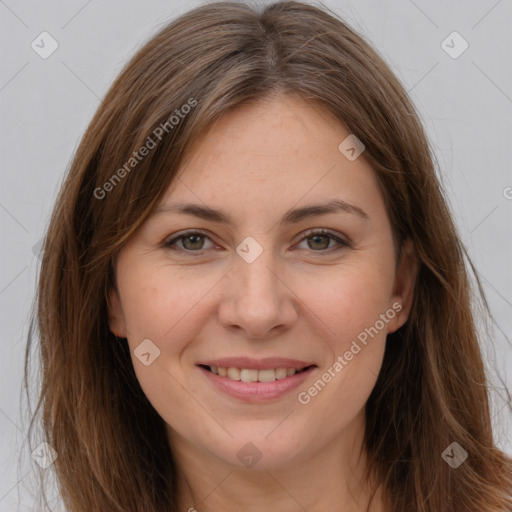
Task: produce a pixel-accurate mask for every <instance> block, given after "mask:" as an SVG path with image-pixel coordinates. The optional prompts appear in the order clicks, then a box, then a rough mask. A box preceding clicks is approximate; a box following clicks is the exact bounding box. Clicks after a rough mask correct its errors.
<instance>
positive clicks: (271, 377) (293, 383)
mask: <svg viewBox="0 0 512 512" xmlns="http://www.w3.org/2000/svg"><path fill="white" fill-rule="evenodd" d="M215 362H216V363H217V364H212V363H214V362H213V361H212V362H210V364H206V363H201V364H198V365H197V367H198V368H199V370H200V371H201V373H202V374H203V375H204V376H205V377H206V379H207V382H208V383H209V384H210V385H212V386H213V388H214V389H216V390H218V391H220V392H222V393H223V394H227V395H229V396H230V397H232V398H235V399H237V400H240V401H242V402H268V401H272V400H276V399H278V398H281V397H283V396H284V395H286V394H287V393H289V392H290V391H291V390H293V389H294V388H296V387H298V386H299V385H301V384H302V383H303V382H304V381H305V380H306V379H307V378H308V377H309V376H310V375H311V374H312V373H314V372H315V370H317V369H318V366H317V365H316V364H307V363H304V362H300V361H292V360H282V359H281V360H279V361H278V360H266V361H260V362H254V361H248V360H245V359H244V360H240V359H238V360H237V361H234V360H233V361H227V360H226V361H221V360H219V361H215ZM236 362H238V364H239V366H235V364H236ZM219 363H220V364H219ZM247 366H249V368H247ZM255 366H256V367H257V368H255Z"/></svg>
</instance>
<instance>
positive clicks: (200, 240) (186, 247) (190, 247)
mask: <svg viewBox="0 0 512 512" xmlns="http://www.w3.org/2000/svg"><path fill="white" fill-rule="evenodd" d="M205 240H210V239H209V237H208V236H206V235H204V234H203V233H200V232H190V233H184V234H182V235H179V236H177V237H175V238H173V239H171V240H169V241H168V242H165V243H164V246H165V247H166V248H168V249H171V250H173V251H178V252H179V251H181V252H199V251H201V250H203V249H209V248H211V247H212V246H213V244H212V245H211V246H210V247H205ZM210 242H211V240H210Z"/></svg>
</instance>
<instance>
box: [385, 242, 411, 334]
mask: <svg viewBox="0 0 512 512" xmlns="http://www.w3.org/2000/svg"><path fill="white" fill-rule="evenodd" d="M417 274H418V259H417V257H416V251H415V250H414V245H413V243H412V240H411V239H407V240H406V241H405V242H404V243H403V244H402V249H401V251H400V260H399V262H398V265H397V270H396V274H395V282H394V284H393V295H392V296H391V300H390V304H389V306H390V309H392V310H393V311H396V316H395V317H394V318H393V319H392V320H390V322H389V323H388V324H387V325H388V329H387V331H388V334H389V333H392V332H395V331H396V330H397V329H399V328H400V327H402V325H404V324H405V322H406V321H407V318H408V317H409V312H410V311H411V306H412V301H413V298H414V285H415V282H416V276H417Z"/></svg>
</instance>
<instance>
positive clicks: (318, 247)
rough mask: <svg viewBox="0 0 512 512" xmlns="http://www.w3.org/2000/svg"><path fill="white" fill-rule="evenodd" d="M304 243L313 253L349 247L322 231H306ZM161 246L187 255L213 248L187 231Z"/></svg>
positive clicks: (202, 236)
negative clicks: (305, 242)
mask: <svg viewBox="0 0 512 512" xmlns="http://www.w3.org/2000/svg"><path fill="white" fill-rule="evenodd" d="M205 240H209V241H210V244H211V245H210V246H209V247H205ZM304 241H307V245H308V247H307V249H310V250H312V251H313V252H331V251H336V250H340V249H342V248H343V247H350V244H349V243H348V242H347V241H345V240H343V239H342V238H340V237H339V236H336V235H334V234H333V233H331V232H330V231H327V230H324V229H320V230H313V229H312V230H310V231H307V232H306V233H304V236H303V237H302V239H301V242H300V243H303V242H304ZM331 242H334V244H331ZM163 245H164V247H166V248H168V249H170V250H172V251H181V252H188V253H191V252H197V253H200V252H201V251H203V250H206V249H212V248H213V247H214V246H215V245H214V244H213V242H212V240H211V239H210V237H208V236H207V235H206V234H204V233H202V232H201V231H189V232H187V233H182V234H181V235H179V236H176V237H174V238H172V239H170V240H168V241H166V242H164V244H163Z"/></svg>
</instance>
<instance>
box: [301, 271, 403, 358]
mask: <svg viewBox="0 0 512 512" xmlns="http://www.w3.org/2000/svg"><path fill="white" fill-rule="evenodd" d="M392 272H393V267H392V264H391V265H390V264H364V262H363V261H361V262H357V263H353V264H350V265H346V266H343V267H341V266H340V267H339V268H336V269H330V270H329V272H325V273H324V274H323V275H319V274H317V275H315V276H314V277H310V278H308V279H305V280H303V281H302V284H301V285H300V287H301V291H300V293H299V296H300V297H301V298H302V299H303V302H304V303H305V304H306V306H307V307H308V309H310V310H311V311H312V312H313V313H314V314H315V315H316V316H317V317H318V322H319V323H320V324H322V325H323V329H322V330H321V332H322V333H324V334H326V335H327V336H328V337H329V339H330V340H331V341H330V343H331V345H333V348H334V346H336V348H337V350H343V349H344V348H345V346H346V344H347V343H349V344H350V341H351V340H352V339H354V338H356V337H357V336H358V334H359V333H361V332H364V331H365V329H367V328H369V327H371V326H373V325H374V324H375V322H376V321H378V320H379V318H380V315H381V314H384V313H385V312H386V310H387V309H388V308H389V301H390V297H391V295H392V285H393V273H392ZM320 321H321V322H320ZM379 325H380V324H379ZM385 331H386V330H385V329H384V334H385Z"/></svg>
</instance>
